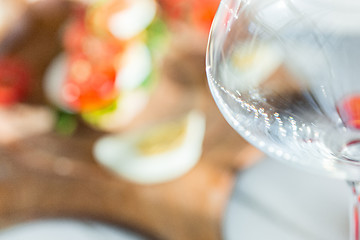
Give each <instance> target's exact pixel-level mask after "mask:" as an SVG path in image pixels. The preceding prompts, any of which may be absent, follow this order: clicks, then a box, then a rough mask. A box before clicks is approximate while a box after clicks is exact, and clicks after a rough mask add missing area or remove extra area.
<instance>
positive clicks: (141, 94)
mask: <svg viewBox="0 0 360 240" xmlns="http://www.w3.org/2000/svg"><path fill="white" fill-rule="evenodd" d="M148 100H149V93H148V91H147V90H144V89H136V90H133V91H128V92H122V93H121V94H120V97H119V98H118V99H117V101H116V102H114V103H113V104H111V105H110V106H108V107H106V108H102V109H98V110H95V111H91V112H85V113H82V114H81V116H82V118H83V119H84V120H85V122H87V123H89V124H90V125H91V126H92V127H95V128H97V129H101V130H103V131H107V132H115V131H119V130H121V129H123V128H124V127H126V126H127V125H128V124H130V123H131V121H132V120H133V119H134V118H135V117H136V116H137V115H138V114H139V113H140V112H141V111H142V110H143V109H144V108H145V106H146V105H147V103H148Z"/></svg>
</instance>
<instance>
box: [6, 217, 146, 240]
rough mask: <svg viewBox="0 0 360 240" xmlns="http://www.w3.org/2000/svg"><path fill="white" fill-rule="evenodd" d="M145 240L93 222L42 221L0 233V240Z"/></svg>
mask: <svg viewBox="0 0 360 240" xmlns="http://www.w3.org/2000/svg"><path fill="white" fill-rule="evenodd" d="M25 239H26V240H49V239H51V240H65V239H66V240H145V238H143V237H141V236H139V235H136V234H135V233H132V232H130V231H127V230H124V229H120V228H117V227H114V226H110V225H106V224H102V223H97V222H93V221H77V220H72V219H58V220H55V219H54V220H43V221H34V222H30V223H24V224H20V225H17V226H14V227H11V228H8V229H5V230H2V231H1V232H0V240H25Z"/></svg>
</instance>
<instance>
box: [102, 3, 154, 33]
mask: <svg viewBox="0 0 360 240" xmlns="http://www.w3.org/2000/svg"><path fill="white" fill-rule="evenodd" d="M126 2H128V3H130V4H129V6H128V7H127V8H125V9H122V10H120V11H118V12H116V13H114V14H113V15H112V16H111V17H110V18H109V20H108V27H109V30H110V32H111V33H112V34H113V35H114V36H116V37H117V38H118V39H121V40H127V39H130V38H132V37H135V36H136V35H138V34H140V33H141V32H142V31H144V30H145V29H146V28H147V27H148V26H149V25H150V23H151V22H152V20H153V19H154V18H155V15H156V7H157V6H156V2H155V1H154V0H127V1H126Z"/></svg>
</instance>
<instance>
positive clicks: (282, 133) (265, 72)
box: [206, 0, 360, 240]
mask: <svg viewBox="0 0 360 240" xmlns="http://www.w3.org/2000/svg"><path fill="white" fill-rule="evenodd" d="M359 62H360V3H359V2H358V1H355V0H346V1H341V0H222V2H221V3H220V6H219V9H218V11H217V13H216V16H215V18H214V22H213V25H212V29H211V32H210V37H209V43H208V49H207V59H206V63H207V68H206V70H207V76H208V81H209V85H210V89H211V92H212V94H213V96H214V98H215V101H216V103H217V105H218V107H219V109H220V111H221V112H222V114H223V115H224V116H225V118H226V119H227V121H228V122H229V124H230V125H231V126H232V127H233V128H234V129H235V130H236V131H237V132H238V133H239V134H241V135H242V136H243V137H244V138H245V139H246V140H248V141H249V142H250V143H251V144H253V145H255V146H256V147H258V148H259V149H261V150H262V151H264V152H265V153H266V154H268V155H270V156H272V157H275V158H276V159H279V160H281V161H283V162H286V163H291V164H292V165H294V166H298V167H302V168H304V169H307V170H309V171H312V172H314V173H320V174H325V175H329V176H332V177H337V178H341V179H344V180H346V181H347V182H348V183H349V186H350V187H351V191H352V193H353V201H352V205H351V211H350V212H351V218H350V238H351V239H352V240H359V239H360V230H359V229H360V228H359V220H360V218H359V206H360V204H359V197H360V195H359V193H360V192H359V191H360V187H359V186H360V184H359V182H360V82H359V76H360V67H359V65H358V64H359Z"/></svg>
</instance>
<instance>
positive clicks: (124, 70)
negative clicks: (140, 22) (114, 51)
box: [116, 41, 153, 91]
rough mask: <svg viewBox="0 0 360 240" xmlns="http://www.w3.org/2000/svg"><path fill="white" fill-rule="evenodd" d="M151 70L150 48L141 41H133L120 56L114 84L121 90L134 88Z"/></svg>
mask: <svg viewBox="0 0 360 240" xmlns="http://www.w3.org/2000/svg"><path fill="white" fill-rule="evenodd" d="M139 69H141V71H139ZM152 70H153V66H152V59H151V54H150V50H149V49H148V47H147V46H146V45H145V44H144V43H143V42H136V41H135V42H133V43H132V44H130V45H129V46H128V47H127V49H126V50H125V52H124V54H123V55H122V56H121V60H120V63H119V68H118V71H117V74H116V86H117V87H118V88H119V89H120V90H122V91H124V90H125V91H130V90H134V89H135V88H137V87H139V86H140V85H141V84H142V83H143V82H144V81H145V80H146V79H147V78H148V76H149V75H150V73H151V72H152Z"/></svg>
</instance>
